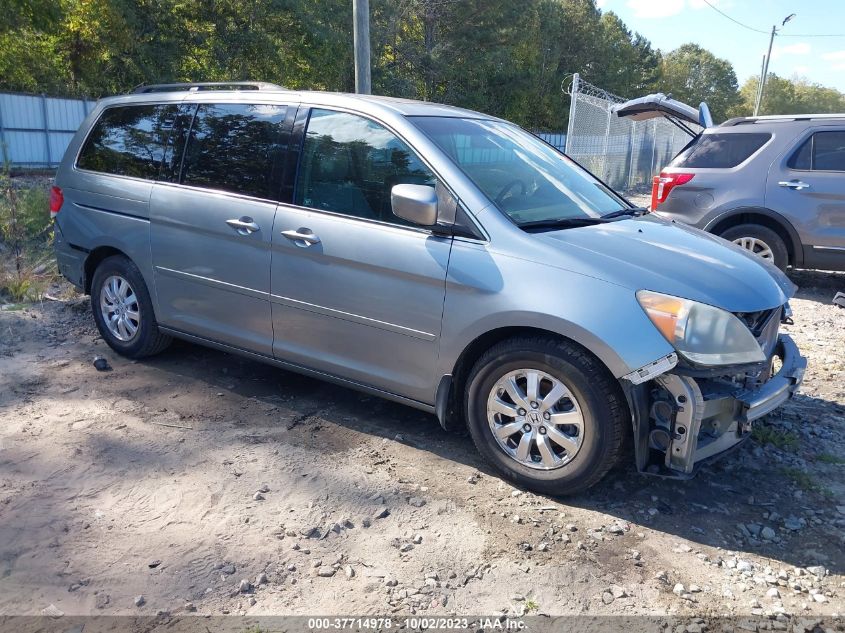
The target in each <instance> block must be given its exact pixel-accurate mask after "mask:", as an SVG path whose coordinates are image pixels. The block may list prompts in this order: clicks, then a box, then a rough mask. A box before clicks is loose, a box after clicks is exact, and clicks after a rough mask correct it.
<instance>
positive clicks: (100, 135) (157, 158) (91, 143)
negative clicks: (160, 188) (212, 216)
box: [76, 105, 177, 180]
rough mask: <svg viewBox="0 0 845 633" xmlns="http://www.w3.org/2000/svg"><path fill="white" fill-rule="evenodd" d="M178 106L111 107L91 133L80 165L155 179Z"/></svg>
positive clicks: (78, 162)
mask: <svg viewBox="0 0 845 633" xmlns="http://www.w3.org/2000/svg"><path fill="white" fill-rule="evenodd" d="M176 109H177V106H176V105H140V106H121V107H115V108H108V109H107V110H105V111H103V114H102V115H101V116H100V118H99V119H98V120H97V123H96V124H95V125H94V128H93V129H92V130H91V133H90V134H89V135H88V138H87V139H86V141H85V144H84V145H83V146H82V150H81V151H80V153H79V158H78V159H77V161H76V166H77V167H79V168H80V169H88V170H90V171H98V172H102V173H105V174H115V175H118V176H133V177H135V178H146V179H148V180H155V179H156V178H157V177H158V172H159V168H160V167H161V162H162V160H163V159H164V148H165V145H166V144H167V135H168V132H169V130H170V126H171V124H172V121H173V117H174V116H175V114H176Z"/></svg>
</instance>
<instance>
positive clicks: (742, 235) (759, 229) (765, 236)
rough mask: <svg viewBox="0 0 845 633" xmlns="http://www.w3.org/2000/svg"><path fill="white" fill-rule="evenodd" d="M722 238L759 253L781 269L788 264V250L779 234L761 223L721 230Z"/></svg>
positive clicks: (784, 268) (756, 253)
mask: <svg viewBox="0 0 845 633" xmlns="http://www.w3.org/2000/svg"><path fill="white" fill-rule="evenodd" d="M720 236H721V237H722V238H724V239H726V240H728V241H729V242H733V243H734V244H736V245H737V246H739V247H741V248H744V249H746V250H748V251H749V252H752V253H754V254H755V255H760V256H761V257H763V259H766V260H768V261H770V262H771V263H773V264H774V265H775V266H777V267H778V268H780V269H781V270H786V267H787V265H788V264H789V250H787V248H786V244H785V243H784V241H783V239H781V237H780V235H778V234H777V233H776V232H775V231H773V230H772V229H770V228H769V227H767V226H763V225H761V224H739V225H737V226H732V227H730V228H729V229H726V230H724V231H722V233H721V235H720Z"/></svg>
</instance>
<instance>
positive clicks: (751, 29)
mask: <svg viewBox="0 0 845 633" xmlns="http://www.w3.org/2000/svg"><path fill="white" fill-rule="evenodd" d="M704 4H706V5H707V6H708V7H710V8H711V9H713V10H714V11H715V12H716V13H720V14H721V15H723V16H725V17H726V18H728V19H729V20H730V21H731V22H733V23H734V24H739V25H740V26H741V27H742V28H744V29H748V30H749V31H754V32H755V33H762V34H763V35H768V34H769V32H768V31H761V30H760V29H755V28H754V27H753V26H748V25H747V24H744V23H742V22H740V21H739V20H735V19H734V18H732V17H731V16H729V15H728V14H727V13H725V12H724V11H722V10H721V9H720V8H719V7H717V6H715V5H713V4H710V2H709V0H704Z"/></svg>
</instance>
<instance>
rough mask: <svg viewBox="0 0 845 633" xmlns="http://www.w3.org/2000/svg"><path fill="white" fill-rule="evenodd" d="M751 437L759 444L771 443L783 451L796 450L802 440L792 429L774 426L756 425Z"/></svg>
mask: <svg viewBox="0 0 845 633" xmlns="http://www.w3.org/2000/svg"><path fill="white" fill-rule="evenodd" d="M751 437H753V438H754V440H755V441H756V442H757V443H758V444H771V445H772V446H775V447H776V448H779V449H780V450H782V451H795V450H797V449H798V445H799V444H800V440H799V438H798V436H797V435H796V434H795V433H793V432H792V431H782V430H780V429H778V428H776V427H774V426H764V425H762V424H758V425H755V426H754V427H753V428H752V429H751Z"/></svg>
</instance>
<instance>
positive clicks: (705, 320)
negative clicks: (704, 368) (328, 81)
mask: <svg viewBox="0 0 845 633" xmlns="http://www.w3.org/2000/svg"><path fill="white" fill-rule="evenodd" d="M637 301H639V302H640V305H641V306H642V308H643V310H645V313H646V314H647V315H648V318H649V319H651V322H652V323H654V326H655V327H656V328H657V329H658V330H660V333H661V334H663V336H665V337H666V340H667V341H669V342H670V343H671V344H672V345H673V346H674V348H675V349H676V350H678V352H679V353H680V354H681V355H682V356H684V357H685V358H686V359H687V360H689V361H690V362H692V363H695V364H697V365H739V364H744V363H760V362H763V361H765V360H766V357H765V356H764V355H763V350H762V349H761V348H760V345H759V344H758V343H757V340H756V339H755V338H754V335H753V334H751V332H750V331H749V329H748V328H747V327H746V326H745V324H744V323H743V322H742V321H740V320H739V319H738V318H736V317H735V316H734V315H733V314H731V313H730V312H727V311H725V310H721V309H720V308H714V307H713V306H709V305H707V304H704V303H699V302H698V301H690V300H689V299H681V298H680V297H673V296H671V295H664V294H660V293H659V292H651V291H650V290H640V291H638V292H637Z"/></svg>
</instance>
